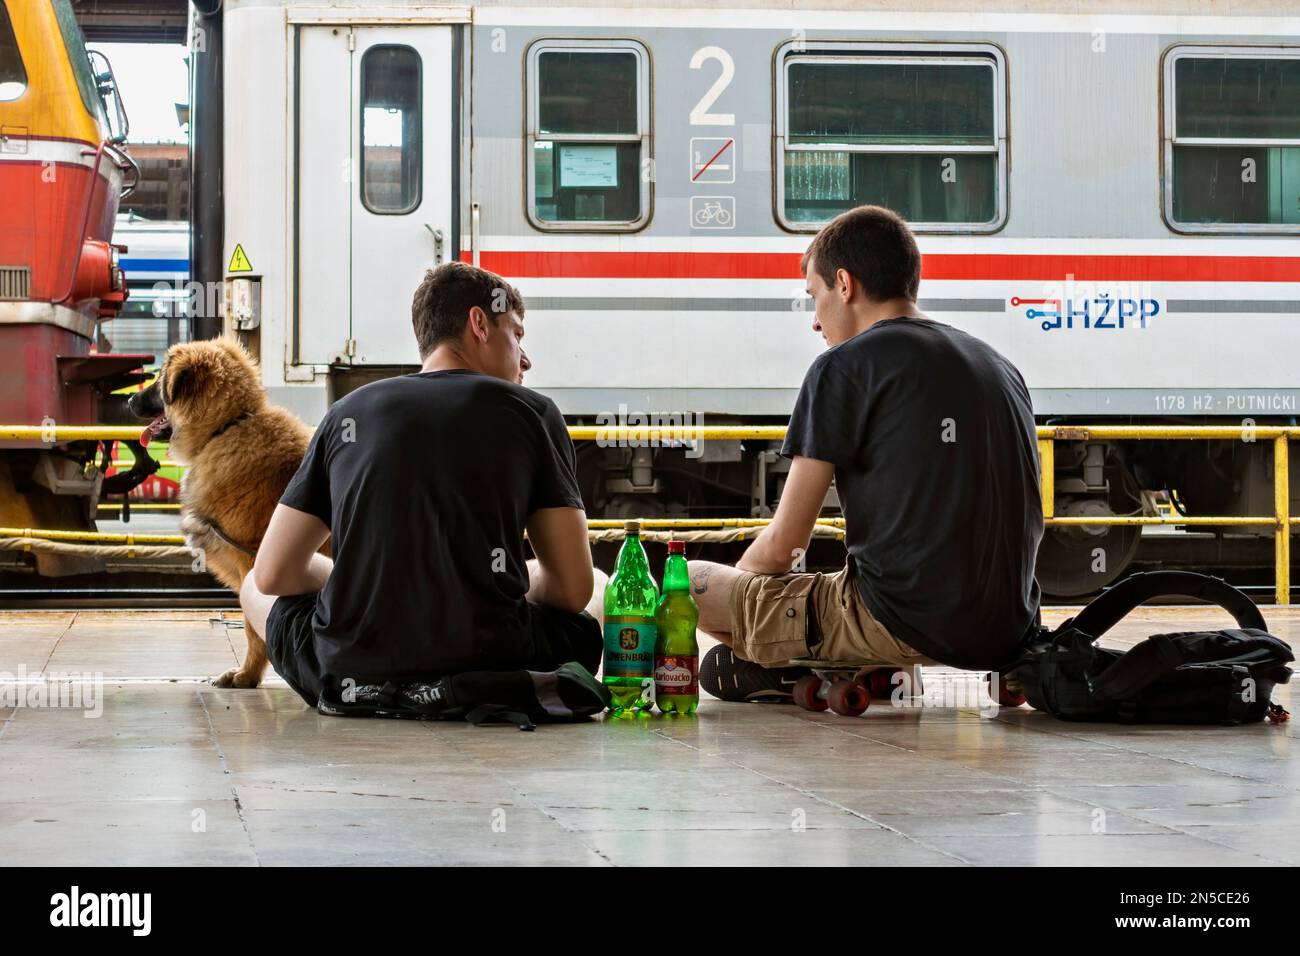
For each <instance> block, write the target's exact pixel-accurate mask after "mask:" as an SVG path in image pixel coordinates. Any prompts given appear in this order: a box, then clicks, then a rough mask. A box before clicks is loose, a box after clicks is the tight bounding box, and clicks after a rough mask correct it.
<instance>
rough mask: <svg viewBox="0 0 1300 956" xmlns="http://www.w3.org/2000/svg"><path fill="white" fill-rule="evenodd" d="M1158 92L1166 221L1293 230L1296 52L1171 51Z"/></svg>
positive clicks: (1182, 225) (1299, 113)
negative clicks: (1162, 96) (1162, 103)
mask: <svg viewBox="0 0 1300 956" xmlns="http://www.w3.org/2000/svg"><path fill="white" fill-rule="evenodd" d="M1165 96H1166V100H1165V214H1166V218H1167V219H1168V221H1169V223H1170V225H1171V226H1172V227H1174V228H1176V229H1179V230H1181V231H1184V232H1298V231H1300V52H1298V51H1296V50H1261V49H1251V48H1249V47H1233V48H1231V49H1219V50H1215V49H1207V48H1198V47H1192V48H1181V49H1175V50H1174V51H1172V54H1171V55H1170V56H1169V57H1168V58H1167V59H1166V74H1165Z"/></svg>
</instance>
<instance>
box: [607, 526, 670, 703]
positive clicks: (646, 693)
mask: <svg viewBox="0 0 1300 956" xmlns="http://www.w3.org/2000/svg"><path fill="white" fill-rule="evenodd" d="M623 529H624V531H626V532H627V536H626V537H625V538H624V539H623V548H622V550H620V551H619V553H618V566H617V567H616V568H615V569H614V576H613V577H611V578H610V579H609V584H608V585H606V587H605V666H604V671H603V675H602V679H603V680H604V682H605V686H606V687H608V688H609V690H610V693H612V694H613V695H614V699H613V701H612V702H611V703H610V705H609V709H610V710H611V711H613V712H614V713H615V714H619V713H622V712H624V711H629V710H630V711H633V712H636V713H639V712H641V711H648V710H649V709H650V705H651V695H650V691H651V688H652V687H653V685H654V662H655V603H656V602H657V601H658V600H659V589H658V588H657V587H656V586H655V581H654V578H652V577H651V576H650V562H649V561H647V560H646V556H645V549H644V548H643V547H641V523H640V522H639V521H628V522H627V523H625V524H624V525H623Z"/></svg>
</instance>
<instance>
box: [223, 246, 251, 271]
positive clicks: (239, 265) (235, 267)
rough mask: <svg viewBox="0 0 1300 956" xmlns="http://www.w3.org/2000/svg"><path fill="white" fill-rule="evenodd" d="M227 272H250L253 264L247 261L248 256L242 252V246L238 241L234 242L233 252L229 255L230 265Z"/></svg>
mask: <svg viewBox="0 0 1300 956" xmlns="http://www.w3.org/2000/svg"><path fill="white" fill-rule="evenodd" d="M226 271H227V272H252V271H253V264H252V263H251V262H249V261H248V256H247V255H245V254H244V247H243V246H242V245H240V244H239V243H236V244H235V253H234V255H232V256H231V257H230V266H229V267H228V268H227V269H226Z"/></svg>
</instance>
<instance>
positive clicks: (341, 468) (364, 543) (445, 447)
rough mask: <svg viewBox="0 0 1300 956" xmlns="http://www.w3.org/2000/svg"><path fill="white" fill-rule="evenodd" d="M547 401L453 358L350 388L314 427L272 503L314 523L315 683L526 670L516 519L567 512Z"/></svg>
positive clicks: (569, 477) (556, 418) (565, 453)
mask: <svg viewBox="0 0 1300 956" xmlns="http://www.w3.org/2000/svg"><path fill="white" fill-rule="evenodd" d="M575 467H576V458H575V455H574V450H573V442H571V441H570V440H569V435H568V432H567V431H566V429H565V425H564V419H563V418H562V417H561V416H560V411H559V409H558V408H556V407H555V403H554V402H552V401H551V400H550V399H548V398H546V397H544V396H542V395H539V394H538V393H536V392H534V391H532V390H530V389H527V388H524V387H523V386H522V385H516V384H514V383H513V382H506V381H502V380H501V379H497V378H492V377H490V376H487V375H481V374H479V373H477V372H472V371H469V370H464V369H457V370H453V371H445V372H420V373H417V374H414V375H404V376H401V377H399V378H391V379H385V380H384V381H380V382H375V383H373V384H370V385H366V386H364V387H362V388H359V389H357V390H356V391H355V392H352V393H350V394H348V395H347V396H345V397H344V398H342V399H341V400H339V401H338V402H336V403H335V404H334V405H333V406H332V407H331V408H330V409H329V411H328V412H327V413H326V415H325V418H324V420H323V421H322V422H321V423H320V427H319V428H317V429H316V434H315V436H313V438H312V441H311V446H310V447H309V448H308V449H307V455H306V457H305V458H304V459H303V463H302V466H301V467H300V468H299V469H298V473H297V474H296V475H294V477H293V480H292V481H291V482H290V483H289V487H288V488H287V489H286V490H285V492H284V496H283V497H282V498H281V499H280V501H281V503H282V504H285V505H288V506H289V507H290V508H294V509H296V510H298V511H304V512H306V513H307V514H312V515H315V516H316V517H318V518H320V520H321V521H323V522H324V523H325V524H327V525H329V528H330V534H331V535H332V545H331V547H332V550H333V555H334V571H333V573H332V574H331V575H330V578H329V581H328V582H327V583H326V585H325V590H324V591H323V592H321V596H320V599H319V600H318V601H317V604H316V615H315V621H314V624H315V627H314V631H315V641H316V655H317V659H318V660H319V661H320V665H321V669H322V672H323V673H324V675H325V676H326V679H327V680H333V681H336V682H341V681H342V680H344V679H346V678H348V677H351V678H353V679H355V680H357V681H358V682H361V681H375V680H403V679H406V680H409V679H414V678H417V677H430V676H436V675H439V674H445V673H450V672H454V671H465V670H475V669H496V668H500V669H509V668H512V667H521V666H525V665H526V663H527V661H528V660H529V658H530V657H531V656H532V644H531V641H532V639H531V636H530V609H529V605H528V602H527V601H525V600H524V594H525V593H526V592H527V590H528V569H527V567H526V565H525V557H524V538H523V536H524V525H525V522H526V519H527V517H528V516H529V515H530V514H532V513H533V512H534V511H537V510H538V509H540V508H566V507H567V508H581V507H582V496H581V494H580V493H579V490H578V483H577V480H576V478H575V474H574V473H575Z"/></svg>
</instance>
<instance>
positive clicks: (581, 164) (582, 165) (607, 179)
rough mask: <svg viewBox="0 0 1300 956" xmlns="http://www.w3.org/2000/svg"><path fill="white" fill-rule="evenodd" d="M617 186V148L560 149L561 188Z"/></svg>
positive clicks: (582, 147) (573, 147)
mask: <svg viewBox="0 0 1300 956" xmlns="http://www.w3.org/2000/svg"><path fill="white" fill-rule="evenodd" d="M617 185H618V147H617V146H561V147H560V187H561V188H573V187H578V188H584V187H585V188H592V187H596V188H601V187H605V188H608V187H611V186H617Z"/></svg>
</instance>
